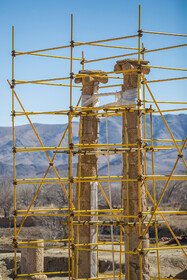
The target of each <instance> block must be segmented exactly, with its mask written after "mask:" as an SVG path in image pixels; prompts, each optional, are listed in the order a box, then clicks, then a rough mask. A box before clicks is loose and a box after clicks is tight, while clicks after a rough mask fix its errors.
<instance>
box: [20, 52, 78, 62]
mask: <svg viewBox="0 0 187 280" xmlns="http://www.w3.org/2000/svg"><path fill="white" fill-rule="evenodd" d="M17 54H28V55H36V56H43V57H51V58H61V59H71V57H66V56H57V55H47V54H38V53H24V52H18V51H15V55H17ZM72 60H82V58H74V57H73V58H72Z"/></svg>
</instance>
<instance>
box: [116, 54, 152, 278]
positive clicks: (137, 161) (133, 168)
mask: <svg viewBox="0 0 187 280" xmlns="http://www.w3.org/2000/svg"><path fill="white" fill-rule="evenodd" d="M139 61H140V63H139ZM141 64H144V65H147V64H148V61H143V60H139V59H138V60H137V59H124V60H119V61H117V64H116V65H115V68H114V70H115V71H121V70H129V69H137V71H135V72H131V73H124V75H123V77H124V79H123V86H122V92H121V105H123V106H124V105H126V106H128V105H133V104H136V103H137V98H138V106H137V107H138V108H137V109H139V105H140V88H138V87H140V82H139V71H140V67H141ZM143 72H144V74H148V73H149V68H148V67H147V68H146V67H144V68H143ZM137 109H136V110H135V111H134V112H126V113H123V115H122V143H123V144H127V145H128V144H136V146H135V147H136V148H137V151H134V152H132V151H130V152H129V153H128V155H127V154H123V155H122V176H123V178H124V179H127V180H128V179H134V180H136V181H134V182H133V181H127V182H122V190H121V199H122V208H123V209H124V215H126V216H138V219H134V218H127V219H126V220H125V222H127V223H129V222H133V223H134V222H139V224H140V223H141V221H142V218H143V216H142V212H143V211H145V210H147V209H146V194H145V185H144V182H143V178H142V174H143V162H142V160H143V159H142V152H141V150H140V148H141V147H142V143H141V139H142V118H141V113H140V112H141V111H140V110H137ZM141 228H143V226H142V225H141V227H140V226H139V227H129V226H127V227H125V246H126V251H129V252H133V250H134V249H135V248H136V245H137V244H138V242H139V240H140V239H141ZM148 244H149V240H148V235H146V236H145V238H144V240H142V248H143V247H147V246H148ZM125 274H126V279H128V280H139V279H141V277H142V276H143V279H149V270H148V257H147V255H146V256H145V255H144V256H141V257H139V256H138V255H135V254H126V256H125ZM142 274H143V275H142ZM141 275H142V276H141Z"/></svg>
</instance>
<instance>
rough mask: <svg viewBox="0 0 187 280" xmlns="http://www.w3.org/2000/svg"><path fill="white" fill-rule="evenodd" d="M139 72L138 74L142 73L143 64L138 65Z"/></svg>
mask: <svg viewBox="0 0 187 280" xmlns="http://www.w3.org/2000/svg"><path fill="white" fill-rule="evenodd" d="M137 70H138V71H137V73H138V74H141V73H142V66H141V64H138V67H137Z"/></svg>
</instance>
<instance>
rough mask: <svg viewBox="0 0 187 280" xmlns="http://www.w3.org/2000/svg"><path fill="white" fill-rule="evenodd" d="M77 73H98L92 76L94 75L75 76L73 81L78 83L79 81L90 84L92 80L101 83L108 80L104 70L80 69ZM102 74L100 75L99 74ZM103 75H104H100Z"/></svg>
mask: <svg viewBox="0 0 187 280" xmlns="http://www.w3.org/2000/svg"><path fill="white" fill-rule="evenodd" d="M79 74H81V75H85V76H86V75H97V74H99V77H98V76H97V77H94V76H87V77H83V76H82V77H75V80H74V81H75V83H76V84H79V83H83V85H91V84H92V83H94V82H98V83H103V84H106V83H107V82H108V78H107V75H106V73H105V71H102V70H80V71H79ZM100 74H102V75H100ZM102 76H104V77H102Z"/></svg>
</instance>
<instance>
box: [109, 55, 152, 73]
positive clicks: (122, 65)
mask: <svg viewBox="0 0 187 280" xmlns="http://www.w3.org/2000/svg"><path fill="white" fill-rule="evenodd" d="M148 63H149V61H147V60H143V59H140V65H148ZM138 67H139V64H138V59H135V58H131V59H121V60H117V61H116V65H115V66H114V71H122V70H131V69H137V71H138ZM141 71H142V73H144V74H149V72H150V67H142V68H141ZM124 75H137V72H136V71H132V72H128V73H124Z"/></svg>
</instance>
